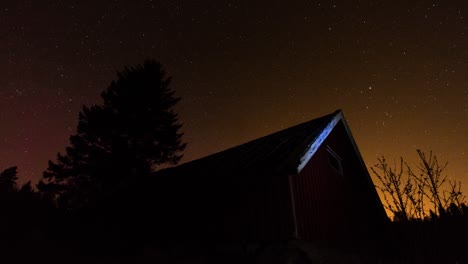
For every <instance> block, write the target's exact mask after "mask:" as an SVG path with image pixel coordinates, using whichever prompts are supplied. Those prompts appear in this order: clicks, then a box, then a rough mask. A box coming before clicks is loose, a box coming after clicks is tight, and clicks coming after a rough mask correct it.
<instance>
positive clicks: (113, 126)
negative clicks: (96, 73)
mask: <svg viewBox="0 0 468 264" xmlns="http://www.w3.org/2000/svg"><path fill="white" fill-rule="evenodd" d="M170 81H171V78H170V77H166V74H165V72H164V70H163V69H162V66H161V64H160V63H158V62H156V61H153V60H148V61H145V62H144V64H143V65H137V66H134V67H125V68H124V70H123V71H122V72H118V73H117V80H115V81H113V82H112V83H111V84H110V86H109V87H108V88H107V89H106V90H105V91H104V92H102V94H101V97H102V99H103V100H104V102H103V104H101V105H93V106H91V107H86V106H84V107H83V109H82V111H81V112H80V113H79V119H78V127H77V133H76V134H75V135H72V136H71V137H70V146H69V147H67V148H66V153H65V154H60V153H59V154H58V156H57V161H56V162H53V161H49V167H48V169H47V170H46V171H45V172H44V174H43V180H42V181H40V182H39V184H38V188H39V190H41V191H42V192H45V193H48V194H49V195H50V194H52V195H53V196H55V198H57V202H58V204H59V205H60V206H62V207H65V208H68V209H76V208H81V207H93V206H97V204H99V203H100V202H101V203H102V202H103V201H108V200H109V199H113V198H115V197H116V194H117V193H119V192H121V191H122V190H128V188H130V187H129V186H136V185H137V184H138V183H139V182H140V180H141V179H143V178H144V177H145V176H147V175H149V174H150V173H151V172H152V171H154V170H156V169H157V168H158V166H160V165H161V164H167V163H169V164H176V163H177V162H178V161H179V160H180V158H181V157H182V154H181V152H182V151H183V150H184V148H185V144H184V143H182V141H181V138H182V133H181V132H180V128H181V124H180V123H179V122H178V117H177V114H176V113H175V112H174V110H173V107H174V106H175V105H176V104H177V102H178V101H179V100H180V98H178V97H176V96H175V95H174V91H172V90H171V89H170V88H169V84H170ZM140 184H141V182H140ZM117 196H118V195H117Z"/></svg>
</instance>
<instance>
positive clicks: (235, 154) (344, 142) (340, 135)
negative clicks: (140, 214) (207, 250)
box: [155, 111, 388, 245]
mask: <svg viewBox="0 0 468 264" xmlns="http://www.w3.org/2000/svg"><path fill="white" fill-rule="evenodd" d="M155 176H157V177H155V178H158V179H159V180H161V179H162V181H164V183H161V182H158V183H156V184H155V185H159V186H160V187H161V186H163V187H162V188H161V189H159V191H158V193H159V195H160V196H159V199H158V200H160V202H161V203H160V204H159V207H158V208H159V209H160V211H159V212H161V213H162V214H160V217H159V218H160V221H163V222H164V224H163V225H164V226H166V227H167V228H166V229H165V230H166V231H167V233H168V235H170V236H172V237H179V238H181V239H183V238H187V239H200V238H202V239H209V240H212V239H216V241H219V240H222V241H240V242H249V243H250V242H254V243H255V242H271V241H285V240H288V239H301V240H305V241H310V242H313V243H318V244H338V245H339V244H343V243H344V244H348V243H353V241H357V240H367V241H372V240H373V239H375V235H376V234H377V233H378V232H380V231H381V228H382V227H383V225H384V224H385V223H386V222H387V220H388V219H387V216H386V213H385V210H384V208H383V206H382V204H381V201H380V199H379V197H378V195H377V192H376V190H375V187H374V185H373V183H372V180H371V178H370V176H369V173H368V171H367V168H366V166H365V164H364V162H363V159H362V157H361V155H360V153H359V150H358V148H357V146H356V143H355V141H354V139H353V137H352V135H351V131H350V129H349V127H348V124H347V123H346V120H345V118H344V116H343V113H342V112H341V111H336V112H334V113H332V114H329V115H326V116H323V117H320V118H317V119H314V120H311V121H308V122H305V123H302V124H299V125H296V126H293V127H290V128H288V129H285V130H282V131H279V132H276V133H274V134H271V135H268V136H265V137H262V138H259V139H256V140H253V141H251V142H248V143H245V144H242V145H240V146H237V147H233V148H230V149H227V150H225V151H222V152H219V153H215V154H213V155H210V156H207V157H204V158H201V159H198V160H194V161H191V162H188V163H185V164H182V165H179V166H177V167H174V168H170V169H165V170H162V171H159V172H156V175H155ZM161 219H162V220H161Z"/></svg>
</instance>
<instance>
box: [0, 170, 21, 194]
mask: <svg viewBox="0 0 468 264" xmlns="http://www.w3.org/2000/svg"><path fill="white" fill-rule="evenodd" d="M17 169H18V168H17V167H16V166H14V167H10V168H8V169H5V170H4V171H3V172H2V173H0V193H6V192H13V191H16V190H17V186H16V180H18V176H17V173H18V171H17Z"/></svg>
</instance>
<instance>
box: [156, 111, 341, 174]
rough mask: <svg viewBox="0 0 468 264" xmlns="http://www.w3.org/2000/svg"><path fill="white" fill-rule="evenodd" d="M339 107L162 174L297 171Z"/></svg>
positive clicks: (330, 126) (333, 120) (334, 120)
mask: <svg viewBox="0 0 468 264" xmlns="http://www.w3.org/2000/svg"><path fill="white" fill-rule="evenodd" d="M342 117H343V116H342V112H341V110H337V111H335V112H333V113H331V114H328V115H325V116H322V117H319V118H316V119H313V120H310V121H307V122H304V123H302V124H298V125H295V126H292V127H290V128H287V129H284V130H281V131H278V132H275V133H273V134H270V135H267V136H264V137H261V138H258V139H255V140H252V141H249V142H247V143H244V144H242V145H239V146H235V147H232V148H229V149H226V150H224V151H221V152H218V153H215V154H212V155H209V156H206V157H203V158H200V159H197V160H193V161H190V162H187V163H184V164H181V165H179V166H177V167H173V168H168V169H164V170H161V171H160V172H162V173H163V174H165V173H170V174H173V173H176V174H179V175H180V174H197V175H198V174H201V173H210V174H213V173H216V172H235V171H243V172H255V171H265V170H268V171H271V172H276V173H288V174H296V173H299V172H300V171H301V170H302V168H303V167H304V166H305V164H306V163H307V162H308V161H309V160H310V158H311V157H312V156H313V154H314V153H315V151H316V150H317V149H318V147H319V146H320V145H321V144H322V142H323V141H324V140H325V138H326V137H327V136H328V134H329V133H330V131H331V130H332V129H333V127H334V126H335V125H336V123H337V122H338V121H339V120H341V118H342Z"/></svg>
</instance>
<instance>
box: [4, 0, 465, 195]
mask: <svg viewBox="0 0 468 264" xmlns="http://www.w3.org/2000/svg"><path fill="white" fill-rule="evenodd" d="M467 12H468V1H466V0H453V1H407V0H405V1H394V0H389V1H343V2H340V1H314V0H310V1H307V0H304V1H295V0H293V1H291V0H289V1H273V0H272V1H226V0H200V1H180V0H168V1H157V0H154V1H150V0H148V1H120V0H115V1H83V0H79V1H78V0H76V1H71V0H70V1H65V0H63V1H59V0H46V1H33V0H29V1H24V0H14V1H10V0H7V1H5V0H2V1H1V4H0V33H1V34H0V72H1V78H0V142H1V144H0V169H4V168H6V167H8V166H13V165H18V167H19V176H20V180H21V181H22V182H24V181H26V180H33V181H37V180H38V179H39V178H40V177H41V175H42V171H44V170H45V169H46V168H47V161H48V160H49V159H53V160H55V157H56V154H57V153H58V152H62V153H63V152H64V148H65V147H66V146H67V144H68V138H69V136H70V135H71V134H73V133H74V132H75V129H76V125H77V117H78V112H79V111H80V110H81V107H82V105H91V104H95V103H100V102H101V99H100V96H99V95H100V93H101V91H102V90H104V89H105V88H106V87H107V86H108V84H109V83H110V82H111V81H112V80H113V79H115V78H116V74H115V73H116V71H118V70H121V69H123V67H124V66H125V65H134V64H138V63H142V62H143V60H144V59H147V58H154V59H156V60H159V61H160V62H161V63H162V64H163V65H164V67H165V69H166V71H167V72H168V74H169V75H171V76H173V82H172V88H173V89H174V90H175V91H176V94H177V95H178V96H180V97H182V100H181V101H180V103H179V104H178V106H177V108H176V111H177V112H178V113H179V117H180V121H181V122H182V123H183V124H184V127H183V129H184V132H185V141H186V142H188V147H187V149H186V151H185V157H184V159H183V160H182V161H183V162H185V161H189V160H192V159H195V158H199V157H202V156H205V155H208V154H211V153H213V152H217V151H220V150H223V149H226V148H228V147H232V146H235V145H239V144H241V143H244V142H246V141H248V140H252V139H255V138H257V137H260V136H263V135H267V134H270V133H272V132H275V131H278V130H281V129H284V128H287V127H289V126H292V125H295V124H298V123H301V122H305V121H308V120H310V119H313V118H316V117H319V116H321V115H325V114H328V113H331V112H333V111H335V110H336V109H342V110H343V111H344V115H345V117H346V118H347V120H348V123H349V125H350V128H351V131H352V132H353V135H354V137H355V139H356V141H357V144H358V146H359V148H360V151H361V153H362V155H363V157H364V159H365V162H366V164H367V166H371V165H373V164H375V163H376V161H377V157H378V156H380V155H382V154H383V155H385V156H386V157H387V158H388V159H390V160H392V159H394V158H397V159H398V158H399V156H401V155H403V156H404V157H407V158H408V159H409V160H410V161H411V160H412V159H414V158H415V157H416V155H417V154H416V151H415V150H416V149H417V148H422V149H423V150H426V151H429V150H433V151H434V153H436V154H437V155H438V156H439V159H441V160H445V161H448V162H449V167H448V170H447V174H448V175H449V177H451V178H453V179H458V180H462V181H463V182H464V184H465V188H464V189H465V190H468V140H467V138H466V135H467V134H468V14H467Z"/></svg>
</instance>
